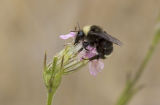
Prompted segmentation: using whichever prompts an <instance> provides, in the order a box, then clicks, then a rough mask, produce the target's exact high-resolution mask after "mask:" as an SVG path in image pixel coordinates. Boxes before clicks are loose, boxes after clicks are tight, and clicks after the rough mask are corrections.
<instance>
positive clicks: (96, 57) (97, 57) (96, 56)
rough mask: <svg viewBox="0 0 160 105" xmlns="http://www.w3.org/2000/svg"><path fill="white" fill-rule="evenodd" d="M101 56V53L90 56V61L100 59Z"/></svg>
mask: <svg viewBox="0 0 160 105" xmlns="http://www.w3.org/2000/svg"><path fill="white" fill-rule="evenodd" d="M99 58H100V56H99V55H95V56H93V57H91V58H89V60H90V61H92V60H95V59H99Z"/></svg>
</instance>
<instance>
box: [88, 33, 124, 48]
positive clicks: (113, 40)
mask: <svg viewBox="0 0 160 105" xmlns="http://www.w3.org/2000/svg"><path fill="white" fill-rule="evenodd" d="M91 34H92V35H94V36H97V37H98V36H101V37H102V38H104V39H106V40H108V41H110V42H113V43H114V44H117V45H119V46H121V45H122V42H121V41H120V40H118V39H117V38H115V37H113V36H111V35H109V34H108V33H106V32H103V33H95V32H92V33H91Z"/></svg>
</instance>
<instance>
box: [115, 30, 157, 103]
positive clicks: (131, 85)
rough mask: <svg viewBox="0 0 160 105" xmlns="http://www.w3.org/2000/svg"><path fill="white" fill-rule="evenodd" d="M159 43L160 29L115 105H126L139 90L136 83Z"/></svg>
mask: <svg viewBox="0 0 160 105" xmlns="http://www.w3.org/2000/svg"><path fill="white" fill-rule="evenodd" d="M159 41H160V29H158V30H157V32H156V33H155V37H154V39H153V41H152V44H151V46H150V48H149V50H148V52H147V54H146V56H145V58H144V60H143V61H142V63H141V65H140V67H139V69H138V71H137V72H136V74H135V75H134V77H133V79H131V78H129V80H128V82H127V83H126V87H125V89H124V91H123V93H122V95H121V96H120V98H119V100H118V101H117V103H116V105H127V103H128V102H129V101H130V100H131V98H132V97H133V95H134V94H135V93H136V92H137V91H135V90H139V89H138V88H135V85H136V83H137V82H138V80H139V79H140V77H141V75H142V73H143V72H144V70H145V68H146V66H147V64H148V62H149V60H150V59H151V57H152V55H153V52H154V51H155V48H156V46H157V45H158V42H159Z"/></svg>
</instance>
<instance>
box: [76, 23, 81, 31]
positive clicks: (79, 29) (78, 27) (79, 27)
mask: <svg viewBox="0 0 160 105" xmlns="http://www.w3.org/2000/svg"><path fill="white" fill-rule="evenodd" d="M77 26H78V29H79V30H81V28H80V25H79V22H77Z"/></svg>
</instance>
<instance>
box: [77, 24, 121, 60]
mask: <svg viewBox="0 0 160 105" xmlns="http://www.w3.org/2000/svg"><path fill="white" fill-rule="evenodd" d="M81 41H82V46H83V47H82V48H81V49H80V51H82V50H83V49H85V50H87V46H91V47H95V48H96V51H97V53H98V54H97V55H95V56H93V57H91V58H89V60H90V61H91V60H95V59H105V58H106V56H108V55H110V54H111V53H112V51H113V44H116V45H119V46H121V45H122V43H121V41H119V40H118V39H116V38H115V37H113V36H111V35H109V34H108V33H107V32H106V31H104V30H103V29H102V28H101V27H99V26H97V25H89V26H85V27H83V29H82V30H81V29H79V30H78V32H77V35H76V38H75V42H74V44H75V45H77V44H78V43H80V42H81Z"/></svg>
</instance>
